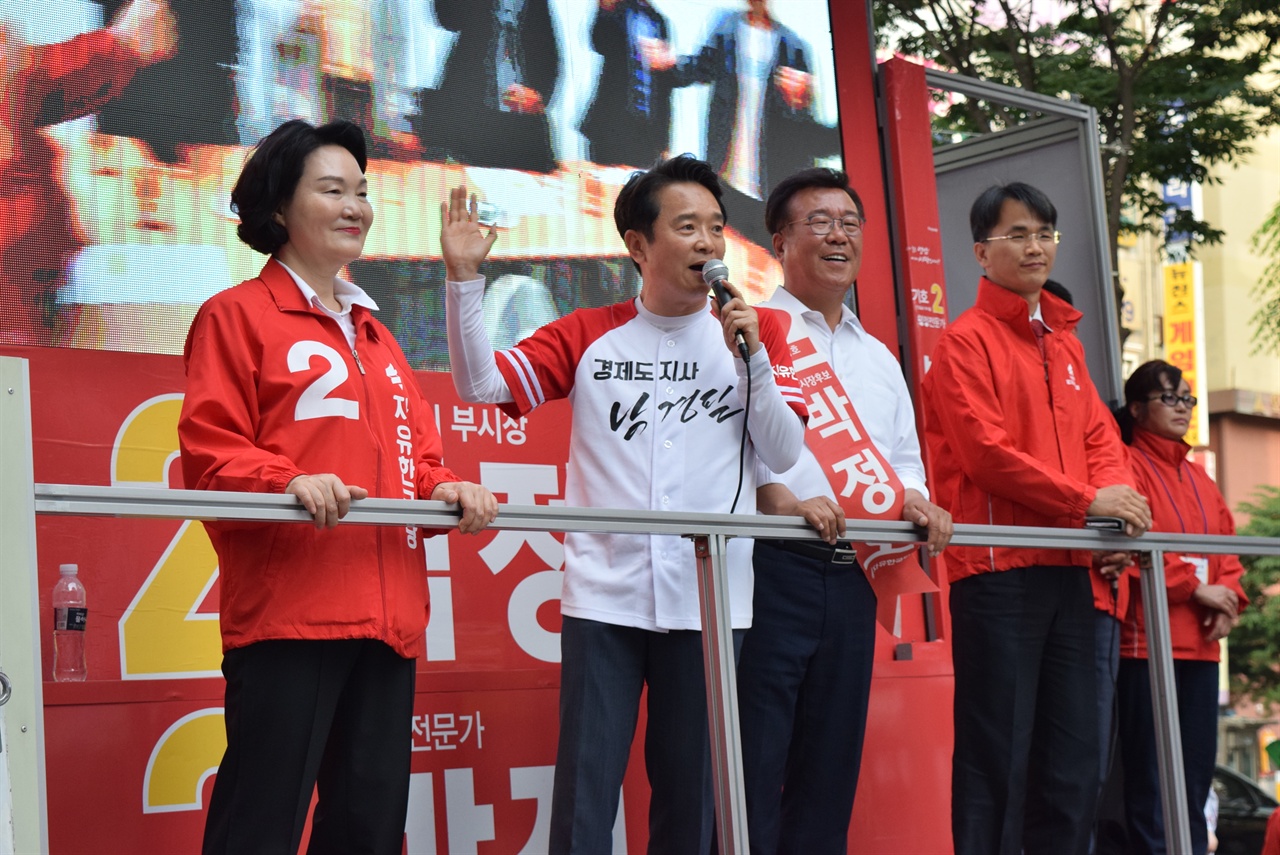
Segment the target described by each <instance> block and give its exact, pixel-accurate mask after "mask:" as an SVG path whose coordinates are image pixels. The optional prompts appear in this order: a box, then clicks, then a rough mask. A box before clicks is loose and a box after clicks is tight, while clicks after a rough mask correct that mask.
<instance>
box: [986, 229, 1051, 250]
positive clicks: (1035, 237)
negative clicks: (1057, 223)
mask: <svg viewBox="0 0 1280 855" xmlns="http://www.w3.org/2000/svg"><path fill="white" fill-rule="evenodd" d="M993 240H1007V241H1009V243H1011V244H1013V245H1014V246H1016V247H1019V248H1021V247H1023V246H1025V245H1026V244H1027V242H1028V241H1035V242H1036V243H1038V244H1040V245H1041V246H1048V245H1049V244H1057V243H1058V242H1060V241H1061V240H1062V232H1058V231H1053V232H1035V233H1034V234H1030V233H1026V232H1018V233H1017V234H1013V235H992V236H991V237H989V238H987V239H986V240H981V241H978V243H989V242H991V241H993Z"/></svg>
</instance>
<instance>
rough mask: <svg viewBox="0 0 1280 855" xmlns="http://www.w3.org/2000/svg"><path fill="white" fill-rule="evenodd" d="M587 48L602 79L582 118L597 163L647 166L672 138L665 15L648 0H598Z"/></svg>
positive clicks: (671, 72) (671, 64) (671, 60)
mask: <svg viewBox="0 0 1280 855" xmlns="http://www.w3.org/2000/svg"><path fill="white" fill-rule="evenodd" d="M591 49H592V50H594V51H595V52H596V53H598V54H600V56H601V58H602V59H603V62H602V63H601V65H600V82H599V83H598V84H597V85H596V94H595V99H594V100H593V101H592V102H591V106H590V107H589V108H587V113H586V115H585V116H584V117H583V119H582V135H583V136H584V137H586V138H587V145H588V154H587V156H588V158H589V159H590V160H592V161H594V162H595V163H602V164H626V165H629V166H648V165H649V164H651V163H653V162H654V161H655V160H656V159H658V158H659V157H661V156H662V154H663V152H665V151H666V150H667V147H668V146H669V145H670V141H671V88H672V86H673V85H674V84H675V81H676V77H675V64H676V58H675V55H674V54H672V53H671V41H670V35H669V33H668V27H667V19H666V17H665V16H664V15H663V14H662V13H661V12H659V11H658V10H657V9H655V8H654V7H653V4H652V3H650V2H649V0H599V11H598V12H597V13H596V20H595V23H594V24H592V26H591Z"/></svg>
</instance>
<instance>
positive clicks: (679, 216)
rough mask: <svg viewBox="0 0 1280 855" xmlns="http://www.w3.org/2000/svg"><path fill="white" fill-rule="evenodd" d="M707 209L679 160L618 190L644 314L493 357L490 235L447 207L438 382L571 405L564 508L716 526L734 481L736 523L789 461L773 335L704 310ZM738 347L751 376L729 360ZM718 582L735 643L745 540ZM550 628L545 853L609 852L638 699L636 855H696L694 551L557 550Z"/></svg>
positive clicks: (703, 745) (746, 579)
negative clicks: (642, 787)
mask: <svg viewBox="0 0 1280 855" xmlns="http://www.w3.org/2000/svg"><path fill="white" fill-rule="evenodd" d="M720 196H721V187H720V183H719V180H718V179H717V177H716V174H715V171H714V170H713V169H711V167H709V166H708V165H707V164H706V163H703V162H702V161H699V160H695V159H694V158H692V157H690V156H687V155H686V156H681V157H676V158H672V159H670V160H667V161H665V162H663V163H661V164H659V165H658V166H656V167H654V168H653V169H652V170H650V171H648V172H644V173H637V174H635V175H634V176H632V178H631V180H630V181H628V182H627V185H626V186H625V187H624V188H623V189H622V191H621V193H620V194H619V196H618V200H617V203H616V205H615V207H614V219H615V222H616V224H617V227H618V233H619V234H620V235H621V236H622V239H623V241H624V242H625V244H626V247H627V252H628V254H629V255H630V256H631V259H632V261H633V262H634V263H635V264H636V266H637V267H638V268H639V270H640V273H641V276H642V277H643V280H644V285H643V288H642V289H641V292H640V296H639V297H638V298H636V299H633V300H628V301H626V302H623V303H618V304H615V305H612V306H604V307H601V308H596V309H579V310H578V311H576V312H573V313H572V314H570V315H567V316H565V317H563V318H560V319H559V320H557V321H554V322H553V323H551V324H548V325H547V326H545V327H543V328H542V329H540V330H538V331H537V332H536V333H534V334H533V335H531V336H529V337H528V338H526V339H525V340H523V341H521V342H519V343H518V344H517V345H516V346H515V347H513V348H511V349H509V350H505V351H501V352H499V353H498V354H497V355H496V357H495V355H494V354H493V351H492V348H491V346H490V344H489V340H488V338H487V336H486V334H485V332H484V319H483V316H482V306H481V304H482V300H483V295H484V279H483V278H482V277H481V276H480V274H479V266H480V263H481V261H482V260H483V259H484V257H485V255H486V253H487V252H488V251H489V248H490V247H491V246H492V245H493V242H494V241H495V240H496V239H497V234H496V232H495V231H494V230H493V229H490V230H489V233H488V234H487V235H486V234H484V233H483V232H482V231H481V228H480V226H479V223H478V217H477V206H476V201H475V199H474V198H473V199H472V200H471V205H470V209H469V210H468V206H467V199H466V191H465V189H464V188H458V189H456V190H454V191H453V192H452V193H451V195H450V199H449V202H448V203H447V204H445V205H444V206H443V209H442V220H443V223H444V225H443V230H442V235H441V243H442V246H443V254H444V260H445V267H446V273H447V277H446V278H447V279H448V298H447V299H448V302H447V312H448V318H447V321H448V331H449V356H450V360H451V362H452V367H453V377H454V384H455V385H456V386H457V388H458V393H459V395H461V396H462V397H463V398H464V399H466V400H468V401H485V402H491V403H501V404H503V405H504V406H505V408H506V409H507V411H508V412H509V413H511V414H513V415H516V414H523V413H527V412H529V411H530V410H532V409H533V408H535V407H537V406H538V405H539V404H542V403H543V402H545V401H547V400H550V399H553V398H568V399H569V400H570V401H571V402H572V404H573V434H572V438H571V441H570V447H569V462H568V467H567V476H566V484H565V499H566V503H567V504H569V505H572V506H579V507H602V508H637V509H643V510H670V511H693V510H696V511H699V512H721V513H725V512H729V511H730V510H731V509H732V508H733V506H734V502H735V495H734V494H735V485H736V484H737V482H738V478H739V472H740V471H741V472H742V474H743V484H742V491H741V497H740V499H741V500H740V501H739V502H738V509H739V510H741V511H743V512H744V513H752V512H754V510H755V462H756V460H757V459H759V460H760V461H762V462H763V463H764V464H765V465H766V466H768V467H769V468H771V469H776V470H779V471H781V470H786V469H788V468H790V466H791V465H792V464H793V463H795V461H796V457H797V455H798V454H799V452H800V449H801V446H802V444H803V439H802V433H803V430H804V424H803V421H802V419H803V418H804V416H805V408H804V405H803V403H802V398H801V394H800V389H799V387H798V386H796V385H795V384H794V381H793V380H792V377H791V370H790V359H789V358H788V356H787V351H786V347H785V338H784V335H783V331H782V326H781V323H780V321H779V318H778V317H777V316H775V315H774V314H773V313H770V312H768V311H765V312H757V311H755V310H754V309H752V308H751V307H750V306H748V305H747V304H746V302H745V301H744V300H743V299H742V297H741V295H740V293H739V292H738V290H737V289H736V288H734V287H733V286H729V288H728V290H729V291H730V293H731V295H732V297H733V299H731V300H730V301H729V302H728V303H727V304H726V305H725V306H724V308H723V309H721V310H720V311H719V317H717V314H716V312H715V310H714V309H713V308H712V306H711V305H710V302H709V300H708V295H707V286H706V285H705V284H704V282H703V279H702V275H701V274H702V267H703V265H704V264H705V263H706V262H708V261H710V260H712V259H718V258H720V257H722V256H723V255H724V248H725V236H724V227H725V214H724V209H723V206H722V204H721V202H720ZM737 333H741V335H742V337H743V338H744V339H745V342H746V345H747V348H748V350H749V352H750V354H751V359H750V361H749V362H744V360H743V359H742V358H740V357H739V356H738V350H737V345H736V343H735V340H734V339H735V335H736V334H737ZM748 383H750V387H751V388H750V395H749V396H748V394H747V392H748ZM748 401H749V404H748ZM748 406H749V412H748ZM797 416H799V417H797ZM744 421H745V425H746V428H745V429H746V431H747V442H746V452H745V455H744V457H745V459H740V456H739V448H740V442H741V439H742V432H743V430H744ZM728 575H729V588H730V591H729V595H730V611H731V621H732V625H733V627H734V628H735V630H739V629H745V628H746V627H747V626H748V625H749V624H750V621H751V543H750V542H749V541H746V540H735V541H733V542H731V543H730V545H729V554H728ZM561 612H562V614H563V617H564V621H563V629H562V633H561V653H562V657H561V658H562V670H561V688H560V741H559V749H558V753H557V757H556V774H555V785H554V791H553V796H552V816H551V841H550V846H549V848H550V851H551V852H556V853H560V852H585V853H600V852H608V851H610V849H611V848H612V827H613V824H614V819H615V816H616V814H617V809H618V793H619V788H620V787H621V785H622V780H623V776H624V774H625V772H626V767H627V757H628V753H629V751H630V746H631V740H632V737H633V734H634V731H635V725H636V720H637V714H638V707H639V701H640V694H641V690H642V689H643V688H644V687H645V686H646V685H647V686H648V718H649V731H648V735H647V737H646V743H645V764H646V768H647V770H648V774H649V782H650V784H651V786H652V797H651V800H650V811H649V849H650V851H651V852H664V853H681V852H687V853H691V855H705V853H706V852H707V851H708V850H709V847H710V845H711V830H712V800H711V774H710V748H709V739H708V729H707V711H706V696H705V689H704V682H703V663H702V640H701V633H700V628H701V627H700V619H699V609H698V592H697V576H696V561H695V557H694V554H693V547H692V544H691V543H690V542H689V541H687V540H684V539H681V538H679V537H673V536H667V535H653V536H648V535H614V534H569V535H567V536H566V537H565V576H564V588H563V592H562V596H561Z"/></svg>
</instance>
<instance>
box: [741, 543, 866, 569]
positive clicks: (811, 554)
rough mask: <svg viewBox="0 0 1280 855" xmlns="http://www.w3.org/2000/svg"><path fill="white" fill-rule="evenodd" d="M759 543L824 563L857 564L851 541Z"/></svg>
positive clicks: (855, 551)
mask: <svg viewBox="0 0 1280 855" xmlns="http://www.w3.org/2000/svg"><path fill="white" fill-rule="evenodd" d="M760 542H761V543H767V544H769V545H770V546H772V547H773V548H774V549H781V550H783V551H784V552H794V553H795V554H796V555H803V556H804V557H805V558H816V559H818V560H819V561H822V562H824V563H826V564H857V563H858V552H857V550H856V549H855V548H854V545H853V544H852V543H849V542H847V541H841V542H840V543H837V544H836V545H835V546H832V545H831V544H829V543H819V542H818V541H814V540H764V539H762V540H761V541H760Z"/></svg>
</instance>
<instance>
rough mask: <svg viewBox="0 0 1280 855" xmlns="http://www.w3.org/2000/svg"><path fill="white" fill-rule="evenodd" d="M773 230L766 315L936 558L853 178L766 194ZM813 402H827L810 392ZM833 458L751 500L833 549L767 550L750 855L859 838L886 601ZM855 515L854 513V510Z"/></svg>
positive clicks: (779, 545)
mask: <svg viewBox="0 0 1280 855" xmlns="http://www.w3.org/2000/svg"><path fill="white" fill-rule="evenodd" d="M765 222H766V226H767V227H768V229H769V231H770V232H772V233H773V251H774V255H775V256H777V258H778V261H779V262H781V264H782V273H783V286H782V287H781V288H779V289H778V290H777V291H775V292H774V295H773V297H772V298H771V299H770V300H769V301H768V302H766V303H762V304H761V305H762V306H766V307H769V308H773V309H777V310H779V311H781V312H785V313H786V316H787V319H788V321H789V324H788V336H787V338H788V341H791V342H803V341H804V340H806V339H807V340H808V342H810V343H811V345H812V347H813V348H814V349H815V350H816V352H817V353H818V354H819V355H820V357H821V359H822V360H823V364H822V365H820V366H819V365H814V370H822V371H827V372H829V373H831V374H833V375H834V381H832V382H833V384H834V385H833V387H832V388H834V389H836V392H837V394H838V399H846V398H847V399H848V401H849V404H850V407H851V409H852V411H853V414H854V417H856V418H857V420H858V422H859V425H858V427H859V428H861V429H860V430H858V433H859V434H864V433H865V435H866V436H867V437H868V438H869V439H870V441H871V442H872V443H873V444H874V446H875V448H876V450H877V451H878V452H879V454H880V456H881V457H882V458H883V460H884V463H885V464H887V465H886V467H885V468H886V469H887V470H891V471H892V472H893V473H895V475H896V477H897V479H898V481H900V487H901V490H900V494H901V496H902V500H901V501H902V510H901V513H900V518H901V519H905V520H908V521H910V522H913V523H916V524H917V525H921V526H926V527H927V528H928V532H929V550H930V552H931V553H933V554H935V555H936V554H938V553H939V552H941V550H942V549H943V547H945V546H946V544H947V541H948V540H949V539H950V536H951V515H950V514H948V513H947V512H946V511H945V510H943V509H942V508H939V507H938V506H937V505H934V504H932V503H931V502H930V501H929V499H928V495H929V494H928V490H927V489H926V487H925V473H924V464H923V463H922V462H921V459H920V442H919V440H918V439H917V437H916V421H915V413H914V411H913V409H912V406H911V395H910V393H909V392H908V391H907V384H906V382H905V380H904V379H903V375H902V368H901V366H899V365H898V361H897V360H896V359H895V358H894V357H893V354H891V353H890V352H889V349H888V348H886V347H885V346H884V345H883V344H881V343H880V342H879V341H877V340H876V339H875V338H873V337H872V336H871V335H869V334H868V333H867V331H866V330H865V329H863V327H862V324H861V323H859V321H858V318H857V316H856V315H854V314H853V312H852V311H850V310H849V308H848V307H847V306H846V305H845V297H846V295H847V294H848V292H849V289H850V288H851V287H852V286H853V282H854V279H856V278H857V276H858V270H859V268H860V267H861V265H862V247H863V242H862V230H863V226H864V224H865V222H866V217H865V214H864V213H863V207H862V200H861V199H859V198H858V194H857V193H856V192H855V191H854V190H853V188H852V187H850V186H849V179H848V176H847V175H845V173H843V172H839V171H836V170H832V169H824V168H813V169H806V170H803V171H801V172H798V173H796V174H794V175H791V176H789V177H787V178H785V179H783V180H782V181H781V182H780V183H779V184H778V186H776V187H775V188H774V189H773V191H772V192H771V193H770V194H769V199H768V202H767V205H766V216H765ZM806 350H807V347H806ZM815 391H816V394H817V395H822V394H823V390H813V389H810V390H809V393H810V394H811V395H813V394H815ZM825 400H829V399H824V398H819V399H818V400H817V401H815V402H813V403H811V404H810V407H809V409H810V413H811V419H815V420H814V421H813V422H812V423H811V424H810V426H809V433H810V434H811V433H813V432H814V431H818V432H822V431H824V428H823V427H820V426H818V424H817V422H816V418H815V415H814V414H816V413H817V412H818V411H819V409H820V408H821V407H822V406H824V404H823V403H822V402H823V401H825ZM825 406H828V407H829V406H830V404H829V403H828V404H826V405H825ZM827 427H829V425H828V426H827ZM825 432H826V433H827V434H828V435H830V430H829V429H828V430H826V431H825ZM838 436H847V437H850V438H849V439H848V440H847V446H848V447H847V448H842V449H841V450H840V451H838V452H834V458H835V459H845V458H847V457H849V456H852V455H853V454H855V453H856V452H857V448H856V447H855V445H854V440H853V439H852V437H851V436H850V434H848V433H842V434H838ZM819 445H820V443H819ZM826 457H827V458H830V457H831V455H826ZM832 462H834V460H832V459H822V460H820V459H819V457H818V456H817V454H816V453H815V450H814V449H813V448H812V447H809V446H806V448H805V450H804V451H803V452H801V455H800V460H799V462H797V463H796V465H795V466H793V467H792V468H791V469H788V470H787V471H785V472H781V473H778V474H774V473H772V472H769V471H767V470H764V471H762V472H761V474H760V486H759V488H758V490H757V494H756V496H757V498H756V503H757V506H758V507H759V509H760V511H762V512H764V513H770V514H784V515H788V516H802V517H804V518H805V519H806V520H808V522H809V523H810V525H812V526H813V527H814V529H815V530H816V531H817V532H818V533H819V534H820V535H822V537H823V538H824V540H825V541H826V543H817V542H814V541H801V540H760V539H757V540H756V545H755V557H754V567H755V597H754V603H755V605H754V615H753V618H752V625H751V629H750V630H749V631H748V632H747V634H746V638H745V639H744V640H743V644H742V655H741V658H740V661H739V663H738V703H739V715H740V716H741V733H742V757H743V774H744V787H745V790H746V801H747V823H748V830H749V835H750V841H751V851H752V852H755V853H769V855H772V853H776V852H826V853H834V852H844V851H845V848H846V842H847V840H848V833H849V819H850V816H851V815H852V812H853V799H854V791H855V789H856V787H857V783H858V768H859V764H860V762H861V759H862V742H863V735H864V733H865V731H866V722H867V702H868V698H869V697H870V692H871V670H872V665H873V659H874V653H875V640H876V630H875V621H876V595H875V592H874V591H873V590H872V588H871V585H870V583H869V582H868V580H867V578H866V576H865V575H864V573H863V568H862V567H861V566H860V565H859V564H858V562H857V560H856V554H857V548H856V545H855V544H852V543H849V542H847V541H842V540H840V538H843V537H844V535H845V519H846V514H845V510H844V507H843V505H842V502H843V501H845V500H843V499H840V498H837V493H836V489H837V486H838V487H839V488H840V489H841V491H843V488H844V486H845V482H846V481H847V480H848V479H847V477H846V476H844V475H841V474H839V473H838V472H836V471H835V470H834V469H832V468H831V463H832ZM762 469H763V467H762ZM833 479H835V480H836V481H837V482H838V484H833ZM859 505H860V502H859V503H850V504H849V506H850V507H851V508H852V509H853V511H852V512H856V511H857V508H858V507H859ZM858 515H859V516H866V513H865V512H863V513H861V514H858ZM887 572H892V571H887Z"/></svg>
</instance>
